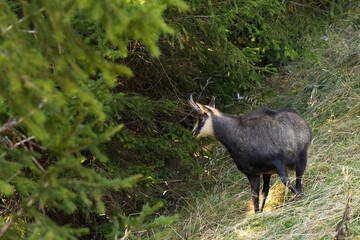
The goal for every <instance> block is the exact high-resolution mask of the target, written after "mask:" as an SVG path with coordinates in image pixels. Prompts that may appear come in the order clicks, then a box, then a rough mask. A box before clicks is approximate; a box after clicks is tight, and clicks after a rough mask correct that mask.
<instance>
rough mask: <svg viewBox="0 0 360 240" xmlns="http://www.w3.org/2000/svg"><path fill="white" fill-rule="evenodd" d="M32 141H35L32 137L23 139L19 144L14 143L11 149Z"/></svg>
mask: <svg viewBox="0 0 360 240" xmlns="http://www.w3.org/2000/svg"><path fill="white" fill-rule="evenodd" d="M33 139H35V137H34V136H31V137H28V138H25V139H24V140H21V141H20V142H17V143H15V144H14V145H13V146H12V148H16V147H17V146H19V145H22V144H24V143H26V142H28V141H31V140H33Z"/></svg>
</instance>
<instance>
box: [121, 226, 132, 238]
mask: <svg viewBox="0 0 360 240" xmlns="http://www.w3.org/2000/svg"><path fill="white" fill-rule="evenodd" d="M130 233H131V230H128V229H125V234H124V236H123V237H122V238H121V239H120V240H125V239H126V238H127V237H128V236H129V235H130Z"/></svg>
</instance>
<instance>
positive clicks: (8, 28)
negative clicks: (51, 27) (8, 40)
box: [2, 7, 45, 33]
mask: <svg viewBox="0 0 360 240" xmlns="http://www.w3.org/2000/svg"><path fill="white" fill-rule="evenodd" d="M43 11H45V8H44V7H43V8H40V9H39V11H38V12H34V13H33V14H32V15H35V14H38V13H40V12H43ZM30 16H31V15H29V16H25V17H22V18H20V19H19V21H17V22H16V23H15V24H17V23H22V22H24V21H25V20H26V19H28V18H29V17H30ZM13 27H14V24H11V25H9V26H8V27H7V28H5V29H4V30H2V32H3V33H6V32H8V31H10V30H11V29H12V28H13Z"/></svg>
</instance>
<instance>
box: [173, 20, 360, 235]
mask: <svg viewBox="0 0 360 240" xmlns="http://www.w3.org/2000/svg"><path fill="white" fill-rule="evenodd" d="M359 36H360V30H359V29H356V28H354V27H351V26H348V27H347V28H340V27H337V28H336V27H330V28H329V30H328V35H327V36H326V37H324V43H323V44H322V46H314V51H316V52H317V53H318V55H319V56H320V58H319V61H318V62H316V63H305V62H292V63H290V64H289V65H287V66H284V67H283V69H282V70H281V71H279V74H278V75H276V76H274V77H272V78H270V79H269V80H268V81H267V82H266V83H264V84H263V86H262V87H259V88H257V89H255V90H254V91H253V92H252V93H251V95H252V96H259V99H260V101H257V102H258V103H257V104H254V102H253V103H250V100H251V97H248V100H249V101H245V102H242V103H239V102H236V103H234V108H235V109H236V104H237V105H239V106H240V105H241V106H240V107H239V108H238V109H243V108H244V106H245V107H247V108H248V110H249V111H250V110H252V109H256V108H260V107H268V108H271V109H276V108H281V107H286V108H294V109H297V110H298V111H299V112H300V113H301V114H302V115H303V116H304V118H305V119H306V120H307V122H308V123H309V125H310V126H311V128H312V130H313V141H312V146H311V149H310V153H309V160H308V166H307V170H306V172H305V175H304V181H303V192H304V194H305V197H304V198H303V199H302V200H299V201H296V200H295V196H294V194H292V193H291V192H288V191H287V189H285V187H284V186H283V185H282V183H281V181H280V179H279V177H278V176H276V175H273V177H272V180H271V189H270V193H269V197H268V199H267V203H266V206H265V210H264V212H263V213H258V214H254V213H253V209H252V203H251V194H250V187H249V183H248V180H247V178H246V177H245V175H244V174H242V173H241V172H239V171H238V170H237V168H236V166H235V164H234V163H233V161H232V159H231V158H230V156H229V155H228V153H227V151H226V150H225V149H224V147H223V146H222V145H221V144H215V145H214V147H213V149H212V150H213V156H212V158H211V159H209V163H208V164H207V165H206V166H205V172H206V174H204V176H203V179H204V181H201V182H199V185H198V188H196V189H193V190H192V189H189V191H190V194H189V195H188V197H187V198H186V199H185V202H186V204H185V205H184V206H182V208H181V209H180V210H179V218H178V220H177V221H176V222H175V223H174V224H172V225H171V226H170V231H171V233H170V235H169V237H168V239H267V240H268V239H277V240H278V239H360V66H359V60H360V59H359V58H360V55H359V49H360V45H359ZM259 102H260V103H259ZM241 112H242V111H241ZM241 112H240V110H239V111H235V112H233V113H239V114H240V113H241ZM290 177H291V179H293V180H294V179H295V176H294V175H293V173H290Z"/></svg>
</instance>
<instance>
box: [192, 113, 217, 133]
mask: <svg viewBox="0 0 360 240" xmlns="http://www.w3.org/2000/svg"><path fill="white" fill-rule="evenodd" d="M197 125H198V121H197V122H196V124H195V127H197ZM194 129H195V128H194ZM207 136H213V137H215V135H214V128H213V123H212V115H211V114H209V117H208V118H207V119H206V121H205V124H204V126H203V127H202V128H201V129H200V132H199V134H198V135H197V136H196V138H200V137H207Z"/></svg>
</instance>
